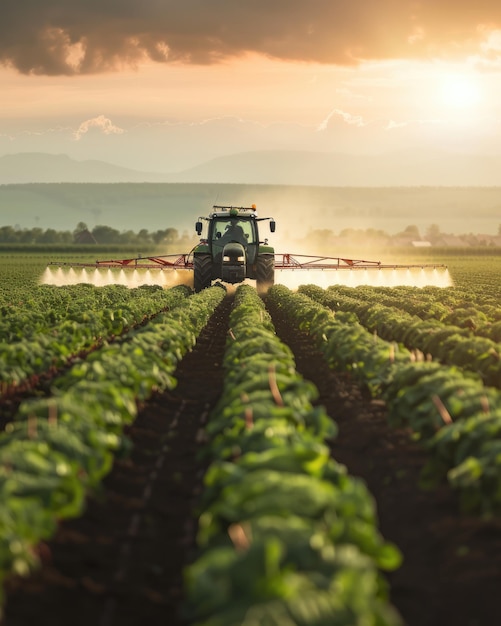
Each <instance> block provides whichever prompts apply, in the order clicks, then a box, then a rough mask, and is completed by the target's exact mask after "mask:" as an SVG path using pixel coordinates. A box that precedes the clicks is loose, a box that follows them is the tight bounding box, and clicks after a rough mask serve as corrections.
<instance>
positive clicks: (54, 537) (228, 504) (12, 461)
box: [0, 250, 501, 626]
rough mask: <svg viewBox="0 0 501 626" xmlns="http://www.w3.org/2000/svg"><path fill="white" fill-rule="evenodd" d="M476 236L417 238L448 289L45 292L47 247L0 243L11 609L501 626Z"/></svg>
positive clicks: (4, 524)
mask: <svg viewBox="0 0 501 626" xmlns="http://www.w3.org/2000/svg"><path fill="white" fill-rule="evenodd" d="M477 252H478V253H477V254H470V255H468V256H464V255H459V254H455V253H451V252H449V253H448V254H446V253H445V252H437V251H435V253H433V252H432V251H429V250H428V251H421V252H419V253H418V252H415V253H414V254H416V255H417V254H420V255H421V257H420V258H422V259H423V260H425V259H426V260H429V259H427V258H426V255H432V254H434V256H433V259H432V260H433V262H437V263H446V264H447V265H448V267H449V271H450V274H451V276H452V279H453V281H454V287H450V288H446V289H439V288H433V287H427V288H424V289H421V290H420V289H416V288H411V287H397V288H394V289H390V288H382V287H378V288H368V287H357V288H351V287H341V286H338V287H329V288H320V287H317V286H315V285H303V286H301V287H300V288H299V289H298V290H297V292H296V291H291V290H289V289H288V288H286V287H284V286H282V285H275V287H273V288H272V289H271V290H270V292H269V293H268V295H267V296H266V298H264V300H262V299H260V298H258V297H257V295H256V293H255V290H254V289H253V287H250V286H243V287H239V288H238V289H237V290H236V291H235V290H229V291H228V292H226V291H225V290H224V289H222V288H221V287H218V286H216V287H212V288H210V289H207V290H204V291H203V292H201V293H200V294H193V293H192V292H191V290H190V289H188V288H186V287H183V286H180V287H175V288H172V289H160V288H158V287H154V286H148V287H142V288H137V289H126V288H124V287H121V286H116V285H115V286H111V287H104V288H97V287H94V286H92V285H76V286H68V287H60V288H58V287H53V286H47V285H45V286H39V285H38V284H37V283H38V280H39V278H40V276H41V275H42V273H43V271H44V269H45V264H46V262H47V261H48V260H49V259H47V257H46V255H42V254H36V255H28V254H21V253H18V254H15V253H12V254H2V255H0V261H1V264H0V279H1V282H0V310H1V313H2V316H1V318H0V367H1V370H0V391H1V396H0V414H1V419H0V424H1V428H2V431H3V432H2V433H0V485H1V489H2V502H3V507H2V508H1V510H0V578H1V579H2V580H3V585H2V587H3V599H2V602H1V604H2V606H3V609H4V616H3V621H2V624H4V625H5V626H25V625H28V624H33V623H38V622H40V620H42V622H44V621H47V622H49V621H50V623H51V624H53V625H54V626H57V625H63V624H64V625H66V624H68V623H72V624H99V625H102V626H107V625H111V624H120V625H122V624H124V625H127V624H131V625H132V624H138V623H144V624H148V625H155V624H169V625H176V624H183V623H194V624H206V625H207V626H209V625H210V626H216V625H221V626H223V625H224V626H226V625H232V624H235V625H237V624H246V625H250V624H277V625H278V624H280V625H282V624H300V625H303V624H304V625H305V626H306V625H308V626H309V625H313V624H314V625H315V626H316V625H318V626H320V625H324V624H325V625H326V624H339V625H341V624H346V625H348V624H350V625H352V624H360V625H362V624H364V625H366V624H367V625H369V626H370V625H372V624H374V625H376V624H377V625H378V626H383V625H388V626H396V625H397V624H405V625H406V626H425V625H426V626H439V625H440V626H442V625H443V624H449V623H451V624H455V626H484V625H485V626H487V625H488V626H491V625H492V624H496V623H500V621H501V605H500V603H499V601H498V598H497V590H498V586H499V580H500V576H501V356H500V354H501V283H500V281H499V276H500V273H501V257H500V256H499V254H495V253H489V251H487V250H483V251H477ZM480 252H481V253H480ZM68 258H74V256H73V257H72V256H71V255H69V254H68ZM406 260H407V259H406Z"/></svg>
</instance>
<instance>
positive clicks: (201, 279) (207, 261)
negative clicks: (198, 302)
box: [193, 254, 212, 293]
mask: <svg viewBox="0 0 501 626" xmlns="http://www.w3.org/2000/svg"><path fill="white" fill-rule="evenodd" d="M211 282H212V257H211V255H210V254H195V255H194V257H193V286H194V288H195V291H196V292H197V293H198V292H199V291H202V289H206V288H207V287H210V286H211Z"/></svg>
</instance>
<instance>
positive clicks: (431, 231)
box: [426, 224, 441, 241]
mask: <svg viewBox="0 0 501 626" xmlns="http://www.w3.org/2000/svg"><path fill="white" fill-rule="evenodd" d="M440 235H441V232H440V226H439V225H438V224H430V226H428V228H427V229H426V238H427V239H429V240H430V241H433V240H434V239H438V238H439V237H440Z"/></svg>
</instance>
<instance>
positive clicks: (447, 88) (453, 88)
mask: <svg viewBox="0 0 501 626" xmlns="http://www.w3.org/2000/svg"><path fill="white" fill-rule="evenodd" d="M440 99H441V101H442V103H443V104H444V105H446V106H447V107H449V108H452V109H471V108H473V107H475V106H476V105H477V104H479V103H480V101H481V99H482V94H481V90H480V86H479V84H478V82H477V81H476V80H475V77H474V76H470V75H467V74H447V75H446V76H445V77H444V78H443V79H442V81H441V89H440Z"/></svg>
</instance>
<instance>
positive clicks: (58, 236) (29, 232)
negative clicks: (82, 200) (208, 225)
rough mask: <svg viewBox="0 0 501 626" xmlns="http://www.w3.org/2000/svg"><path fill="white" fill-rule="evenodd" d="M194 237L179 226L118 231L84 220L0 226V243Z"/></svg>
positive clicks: (167, 241) (163, 241)
mask: <svg viewBox="0 0 501 626" xmlns="http://www.w3.org/2000/svg"><path fill="white" fill-rule="evenodd" d="M189 240H191V238H190V237H189V236H188V235H187V233H183V234H182V235H180V234H179V231H178V230H177V229H176V228H165V229H160V230H156V231H152V232H150V231H148V230H147V229H146V228H142V229H141V230H140V231H139V232H134V231H132V230H123V231H119V230H117V229H116V228H112V227H111V226H104V225H99V226H94V228H92V229H89V228H88V227H87V225H86V224H85V223H84V222H79V223H78V224H77V226H76V228H75V229H74V230H73V231H69V230H55V229H53V228H47V229H43V228H39V227H35V228H14V227H12V226H1V227H0V244H2V243H9V244H28V245H29V244H74V243H82V244H93V243H95V244H123V245H127V244H136V245H171V244H182V243H184V242H186V241H189Z"/></svg>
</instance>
